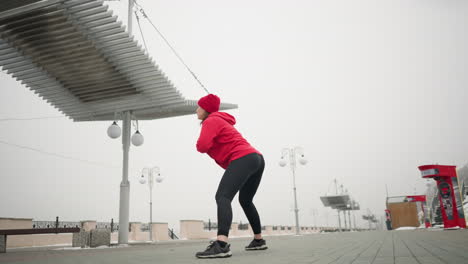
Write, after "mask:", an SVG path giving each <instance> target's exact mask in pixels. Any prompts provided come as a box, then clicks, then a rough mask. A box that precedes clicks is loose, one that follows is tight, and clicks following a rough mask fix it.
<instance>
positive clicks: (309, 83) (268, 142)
mask: <svg viewBox="0 0 468 264" xmlns="http://www.w3.org/2000/svg"><path fill="white" fill-rule="evenodd" d="M139 3H140V4H141V5H142V6H143V7H144V8H145V10H146V13H147V14H148V16H149V17H150V19H151V20H152V21H153V22H154V23H155V24H156V25H157V26H158V27H159V29H160V30H161V31H162V32H163V34H164V35H165V37H166V38H167V39H168V40H169V41H170V42H171V43H172V44H173V46H174V48H175V49H176V50H177V51H178V52H179V53H180V55H181V56H182V57H183V58H184V59H185V61H186V62H187V64H188V65H190V66H191V68H192V69H193V70H194V71H195V72H196V73H197V74H198V76H199V78H200V79H201V80H202V81H203V82H204V84H205V85H206V86H207V87H208V89H209V90H210V91H211V92H213V93H215V94H218V95H219V96H220V97H221V98H222V100H224V101H226V102H231V103H237V104H238V105H239V109H238V110H233V111H229V113H231V114H233V115H234V116H235V117H236V118H237V120H238V125H237V128H238V129H239V130H240V131H241V132H242V134H243V135H244V136H245V137H246V138H247V139H248V140H249V141H250V142H251V144H252V145H253V146H254V147H256V148H257V149H259V150H260V151H261V152H262V153H263V154H264V156H265V159H266V162H267V165H266V170H265V173H264V177H263V181H262V184H261V186H260V189H259V191H258V194H257V196H256V200H255V202H256V205H257V208H258V209H259V212H260V215H261V217H262V224H267V225H280V224H281V225H294V212H293V211H292V208H293V193H292V176H291V171H290V169H289V168H282V167H279V166H278V161H279V158H280V155H281V149H282V148H284V147H294V146H302V147H303V148H304V150H305V154H306V157H307V159H308V161H309V163H308V164H307V165H306V166H299V168H298V170H297V186H298V189H297V190H298V204H299V209H300V223H301V224H304V225H313V224H314V218H313V215H312V212H313V209H317V210H318V212H319V217H317V222H318V224H321V225H325V224H327V222H328V224H329V225H334V224H336V217H335V216H336V213H334V212H332V211H331V210H329V209H325V208H324V207H323V206H322V204H321V202H320V199H319V196H321V195H325V194H326V193H327V192H328V193H329V194H332V193H333V190H334V189H333V188H332V185H331V183H332V181H333V179H335V178H336V179H337V180H338V182H339V183H342V184H343V185H344V186H345V188H347V189H348V190H349V192H350V193H351V195H352V196H353V197H354V198H355V199H356V200H357V201H358V202H360V204H361V207H362V209H364V210H363V211H360V212H359V214H357V218H358V219H359V218H360V215H361V214H363V213H365V210H366V209H367V208H368V209H369V210H371V211H372V212H374V213H376V214H378V215H379V216H380V215H382V214H383V210H384V208H385V184H387V186H388V190H389V194H390V195H407V194H413V193H415V192H416V193H423V192H424V191H425V181H424V180H423V179H421V177H420V174H419V171H418V170H417V166H419V165H423V164H430V163H439V164H447V165H457V166H463V165H465V164H466V163H467V161H468V160H467V157H468V140H467V138H466V135H468V126H467V123H466V111H467V109H466V103H465V102H466V101H467V99H466V92H463V90H465V89H466V88H465V87H466V85H467V84H468V74H467V72H466V71H467V70H466V69H467V68H468V67H467V66H468V65H467V61H468V52H467V50H466V47H467V46H468V41H467V37H466V28H467V26H468V23H467V22H468V21H467V20H468V18H467V16H466V14H467V12H468V2H467V1H462V0H459V1H456V0H449V1H436V0H412V1H408V0H386V1H384V0H354V1H349V0H313V1H312V0H307V1H306V0H302V1H300V0H289V1H278V0H277V1H274V0H265V1H263V0H262V1H260V0H257V1H251V0H249V1H247V0H238V1H216V0H200V1H189V0H185V1H182V0H172V1H154V0H153V1H150V0H139ZM109 5H110V8H111V9H112V10H114V14H115V15H117V16H119V19H120V20H122V21H123V22H124V23H125V24H126V20H127V15H126V8H127V1H125V0H122V1H120V2H110V4H109ZM141 23H142V25H143V32H144V34H145V38H146V41H147V43H148V50H149V54H150V55H151V56H152V58H153V59H154V60H155V62H156V63H157V64H158V65H160V67H161V68H162V70H163V71H164V72H165V73H166V74H167V75H168V77H169V78H170V79H171V81H173V82H174V83H175V84H176V86H177V88H178V89H179V90H180V91H181V92H182V93H183V95H184V96H185V97H186V98H189V99H197V98H199V97H200V96H203V95H204V92H203V90H202V89H201V88H200V87H199V86H198V85H197V83H196V82H195V81H194V80H193V78H192V77H191V76H190V74H189V73H187V71H186V70H185V69H184V68H183V66H182V65H181V64H180V62H178V61H177V59H176V57H175V56H174V55H173V54H172V53H171V52H170V50H169V48H168V47H167V46H166V45H165V44H164V43H163V42H162V40H161V38H160V37H159V36H158V35H157V34H156V33H155V31H154V30H153V29H152V28H151V26H150V25H149V24H148V23H147V21H145V20H142V21H141ZM134 35H135V37H136V38H137V39H138V40H140V39H141V36H140V33H139V31H138V27H137V24H136V22H135V24H134ZM0 84H1V90H0V119H4V118H29V117H42V116H60V115H61V114H60V113H59V112H58V111H57V110H56V109H54V108H53V107H51V106H50V105H48V104H47V103H46V102H45V101H43V100H42V99H40V98H39V97H38V96H37V95H35V94H34V93H32V92H31V91H29V90H28V89H27V88H26V87H25V86H22V85H20V84H19V82H17V81H15V80H14V79H12V77H11V76H8V75H7V74H6V73H5V72H1V73H0ZM109 125H110V122H85V123H74V122H72V121H71V120H68V119H66V118H55V119H46V120H36V121H0V130H1V132H0V179H1V180H0V217H28V218H34V219H35V220H53V219H54V218H55V216H60V217H61V218H62V219H63V220H71V221H79V220H85V219H94V220H98V221H110V219H111V218H114V219H115V220H116V221H117V220H118V206H119V185H120V181H121V177H122V176H121V160H122V147H121V142H120V140H112V139H110V138H108V137H107V134H106V129H107V127H108V126H109ZM140 128H141V132H142V133H143V135H144V136H145V144H144V145H143V146H141V147H132V148H131V153H130V181H131V190H130V197H131V198H130V199H131V201H130V204H131V206H130V221H141V222H146V221H148V214H149V212H148V199H149V190H148V187H147V186H142V185H140V184H139V183H138V177H139V173H140V171H141V168H143V167H144V166H154V165H157V166H159V167H160V168H161V171H162V173H163V175H164V176H165V181H164V182H163V183H162V184H157V185H156V187H155V190H154V205H153V206H154V215H153V219H154V221H156V222H169V224H170V226H171V227H174V228H176V229H178V221H179V220H181V219H200V220H206V221H207V220H208V218H211V219H212V220H213V219H215V218H216V204H215V200H214V195H215V192H216V187H217V184H218V181H219V179H220V177H221V175H222V173H223V170H222V169H221V168H219V167H217V165H216V164H215V163H214V162H213V161H212V160H211V159H209V158H208V157H207V156H203V155H201V154H199V153H197V152H196V149H195V142H196V139H197V137H198V134H199V130H200V125H199V122H198V120H196V116H195V115H193V116H186V117H177V118H171V119H163V120H155V121H145V122H141V124H140ZM2 142H8V143H11V144H18V145H22V146H27V147H32V148H36V149H41V150H43V151H46V152H52V153H57V154H60V155H64V156H69V157H74V158H76V159H82V160H87V161H92V162H96V163H99V164H104V165H103V166H100V165H95V164H91V163H87V162H80V161H76V160H68V159H62V158H58V157H54V156H49V155H45V154H41V153H37V152H34V151H30V150H26V149H21V148H18V147H13V146H11V145H6V144H4V143H2ZM236 199H237V198H236ZM233 205H234V206H233V209H234V221H240V220H241V221H243V222H245V221H246V218H245V216H244V215H243V212H242V210H241V208H240V206H238V202H237V200H235V201H234V202H233ZM360 224H363V222H362V221H360Z"/></svg>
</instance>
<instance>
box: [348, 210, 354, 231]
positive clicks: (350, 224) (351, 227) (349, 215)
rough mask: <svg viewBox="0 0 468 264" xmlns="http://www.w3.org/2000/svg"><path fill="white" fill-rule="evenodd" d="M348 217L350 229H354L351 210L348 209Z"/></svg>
mask: <svg viewBox="0 0 468 264" xmlns="http://www.w3.org/2000/svg"><path fill="white" fill-rule="evenodd" d="M348 219H349V231H353V226H352V223H351V211H350V210H348Z"/></svg>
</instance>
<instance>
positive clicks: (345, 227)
mask: <svg viewBox="0 0 468 264" xmlns="http://www.w3.org/2000/svg"><path fill="white" fill-rule="evenodd" d="M343 216H344V231H346V229H347V228H348V223H347V220H346V210H343Z"/></svg>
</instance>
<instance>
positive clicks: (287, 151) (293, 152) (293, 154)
mask: <svg viewBox="0 0 468 264" xmlns="http://www.w3.org/2000/svg"><path fill="white" fill-rule="evenodd" d="M297 155H299V156H300V157H299V163H300V164H301V165H306V164H307V160H306V159H305V157H304V151H303V149H302V148H301V147H294V148H283V149H282V151H281V160H280V161H279V165H280V166H281V167H284V166H286V164H287V161H286V159H285V158H286V156H289V167H290V168H291V171H292V176H293V191H294V214H295V216H296V235H299V234H300V227H299V209H298V208H297V194H296V161H297V160H296V159H297Z"/></svg>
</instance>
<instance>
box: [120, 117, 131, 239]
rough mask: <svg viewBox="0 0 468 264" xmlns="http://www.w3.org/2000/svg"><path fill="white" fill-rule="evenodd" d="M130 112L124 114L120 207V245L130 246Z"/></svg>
mask: <svg viewBox="0 0 468 264" xmlns="http://www.w3.org/2000/svg"><path fill="white" fill-rule="evenodd" d="M130 127H131V113H130V111H127V112H124V114H123V129H122V130H123V131H122V146H123V168H122V182H121V183H120V207H119V244H128V223H129V218H130V217H129V213H130V182H129V181H128V156H129V152H130Z"/></svg>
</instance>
